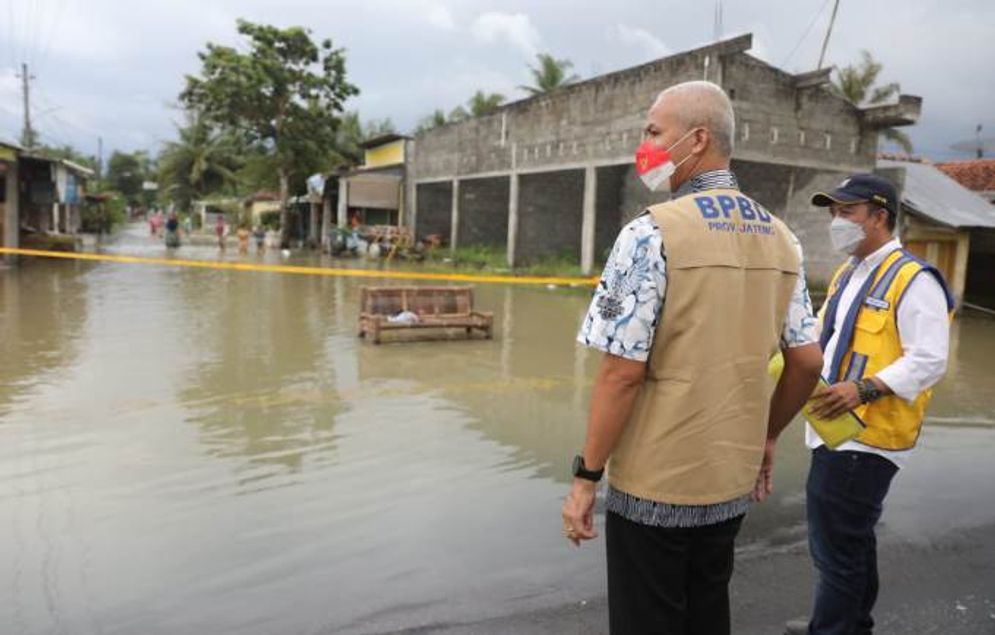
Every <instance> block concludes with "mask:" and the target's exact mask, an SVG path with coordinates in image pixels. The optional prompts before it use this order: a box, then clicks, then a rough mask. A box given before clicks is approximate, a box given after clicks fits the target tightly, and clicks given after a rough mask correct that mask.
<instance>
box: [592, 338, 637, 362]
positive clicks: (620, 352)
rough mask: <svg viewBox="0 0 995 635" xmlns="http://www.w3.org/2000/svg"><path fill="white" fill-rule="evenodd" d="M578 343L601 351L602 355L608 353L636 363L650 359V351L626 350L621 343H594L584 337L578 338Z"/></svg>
mask: <svg viewBox="0 0 995 635" xmlns="http://www.w3.org/2000/svg"><path fill="white" fill-rule="evenodd" d="M577 343H578V344H580V345H581V346H584V347H586V348H591V349H594V350H596V351H601V352H602V353H608V354H609V355H614V356H615V357H622V358H624V359H629V360H632V361H634V362H645V361H646V360H648V359H649V357H650V354H649V351H644V350H640V349H628V350H626V349H625V348H624V347H623V346H622V345H621V344H620V343H619V342H593V341H591V340H589V339H587V338H586V337H584V336H583V335H578V336H577Z"/></svg>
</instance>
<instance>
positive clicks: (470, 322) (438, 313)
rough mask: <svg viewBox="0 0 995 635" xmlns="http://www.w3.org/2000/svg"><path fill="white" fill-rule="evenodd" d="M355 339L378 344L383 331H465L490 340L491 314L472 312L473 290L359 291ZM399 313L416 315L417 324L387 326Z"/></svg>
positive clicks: (395, 323)
mask: <svg viewBox="0 0 995 635" xmlns="http://www.w3.org/2000/svg"><path fill="white" fill-rule="evenodd" d="M359 310H360V313H359V336H360V337H366V336H367V335H369V336H370V339H371V340H372V341H373V343H374V344H379V343H380V335H381V333H382V332H383V331H388V330H404V329H446V328H463V329H466V334H467V336H468V337H470V336H472V335H473V331H474V330H479V331H482V332H483V333H484V336H485V337H486V338H487V339H490V338H491V337H493V329H494V314H493V313H489V312H484V311H475V310H474V309H473V287H362V288H361V289H360V309H359ZM402 311H411V312H412V313H415V314H417V315H418V321H417V322H410V323H409V322H391V321H389V320H388V318H390V317H391V316H395V315H398V314H399V313H401V312H402Z"/></svg>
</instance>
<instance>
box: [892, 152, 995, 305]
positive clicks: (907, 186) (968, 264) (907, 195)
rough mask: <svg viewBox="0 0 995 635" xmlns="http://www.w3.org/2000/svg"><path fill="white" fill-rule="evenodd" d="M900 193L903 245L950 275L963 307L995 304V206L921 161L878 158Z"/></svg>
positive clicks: (946, 276)
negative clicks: (966, 303)
mask: <svg viewBox="0 0 995 635" xmlns="http://www.w3.org/2000/svg"><path fill="white" fill-rule="evenodd" d="M877 165H878V172H879V173H881V174H882V175H883V176H886V177H888V178H891V179H892V180H894V181H895V182H896V184H898V185H899V191H900V192H901V203H902V204H901V213H900V216H899V221H898V232H899V236H900V237H901V239H902V244H903V245H904V246H905V248H906V249H908V250H909V251H910V252H912V253H913V254H915V255H917V256H919V257H920V258H922V259H924V260H927V261H929V262H930V263H932V264H933V265H934V266H936V267H937V269H939V270H940V272H941V273H942V274H943V276H944V278H946V280H947V282H948V283H949V284H950V290H951V291H952V292H953V294H954V296H955V297H956V299H957V305H958V306H961V305H962V304H963V302H964V301H965V300H966V301H967V302H969V303H976V304H981V305H982V306H995V304H993V303H992V301H993V300H995V207H993V206H992V205H990V204H989V203H988V202H987V201H986V200H985V199H983V198H981V197H980V196H978V195H977V194H976V193H974V192H972V191H970V190H968V189H967V188H965V187H964V186H962V185H961V184H960V183H958V182H957V181H955V180H954V179H952V178H950V177H949V176H947V174H945V173H944V171H942V170H941V169H940V168H939V167H938V166H936V165H933V164H931V163H927V162H924V161H921V160H894V159H887V158H885V159H879V160H878V164H877Z"/></svg>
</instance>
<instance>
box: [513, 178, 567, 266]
mask: <svg viewBox="0 0 995 635" xmlns="http://www.w3.org/2000/svg"><path fill="white" fill-rule="evenodd" d="M583 205H584V171H583V170H569V171H562V172H545V173H542V174H524V175H522V177H521V184H520V202H519V208H518V213H519V217H518V236H517V237H516V240H515V263H516V264H529V263H533V262H536V261H538V260H541V259H543V258H547V257H553V256H563V255H571V256H573V257H574V258H576V259H578V260H579V258H580V232H581V223H582V222H583Z"/></svg>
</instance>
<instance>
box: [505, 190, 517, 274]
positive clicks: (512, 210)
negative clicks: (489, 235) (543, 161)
mask: <svg viewBox="0 0 995 635" xmlns="http://www.w3.org/2000/svg"><path fill="white" fill-rule="evenodd" d="M509 180H510V184H509V186H508V187H509V188H510V189H509V190H508V266H509V267H514V266H515V243H516V242H517V238H518V189H519V183H518V180H519V177H518V172H512V173H511V177H510V179H509Z"/></svg>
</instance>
